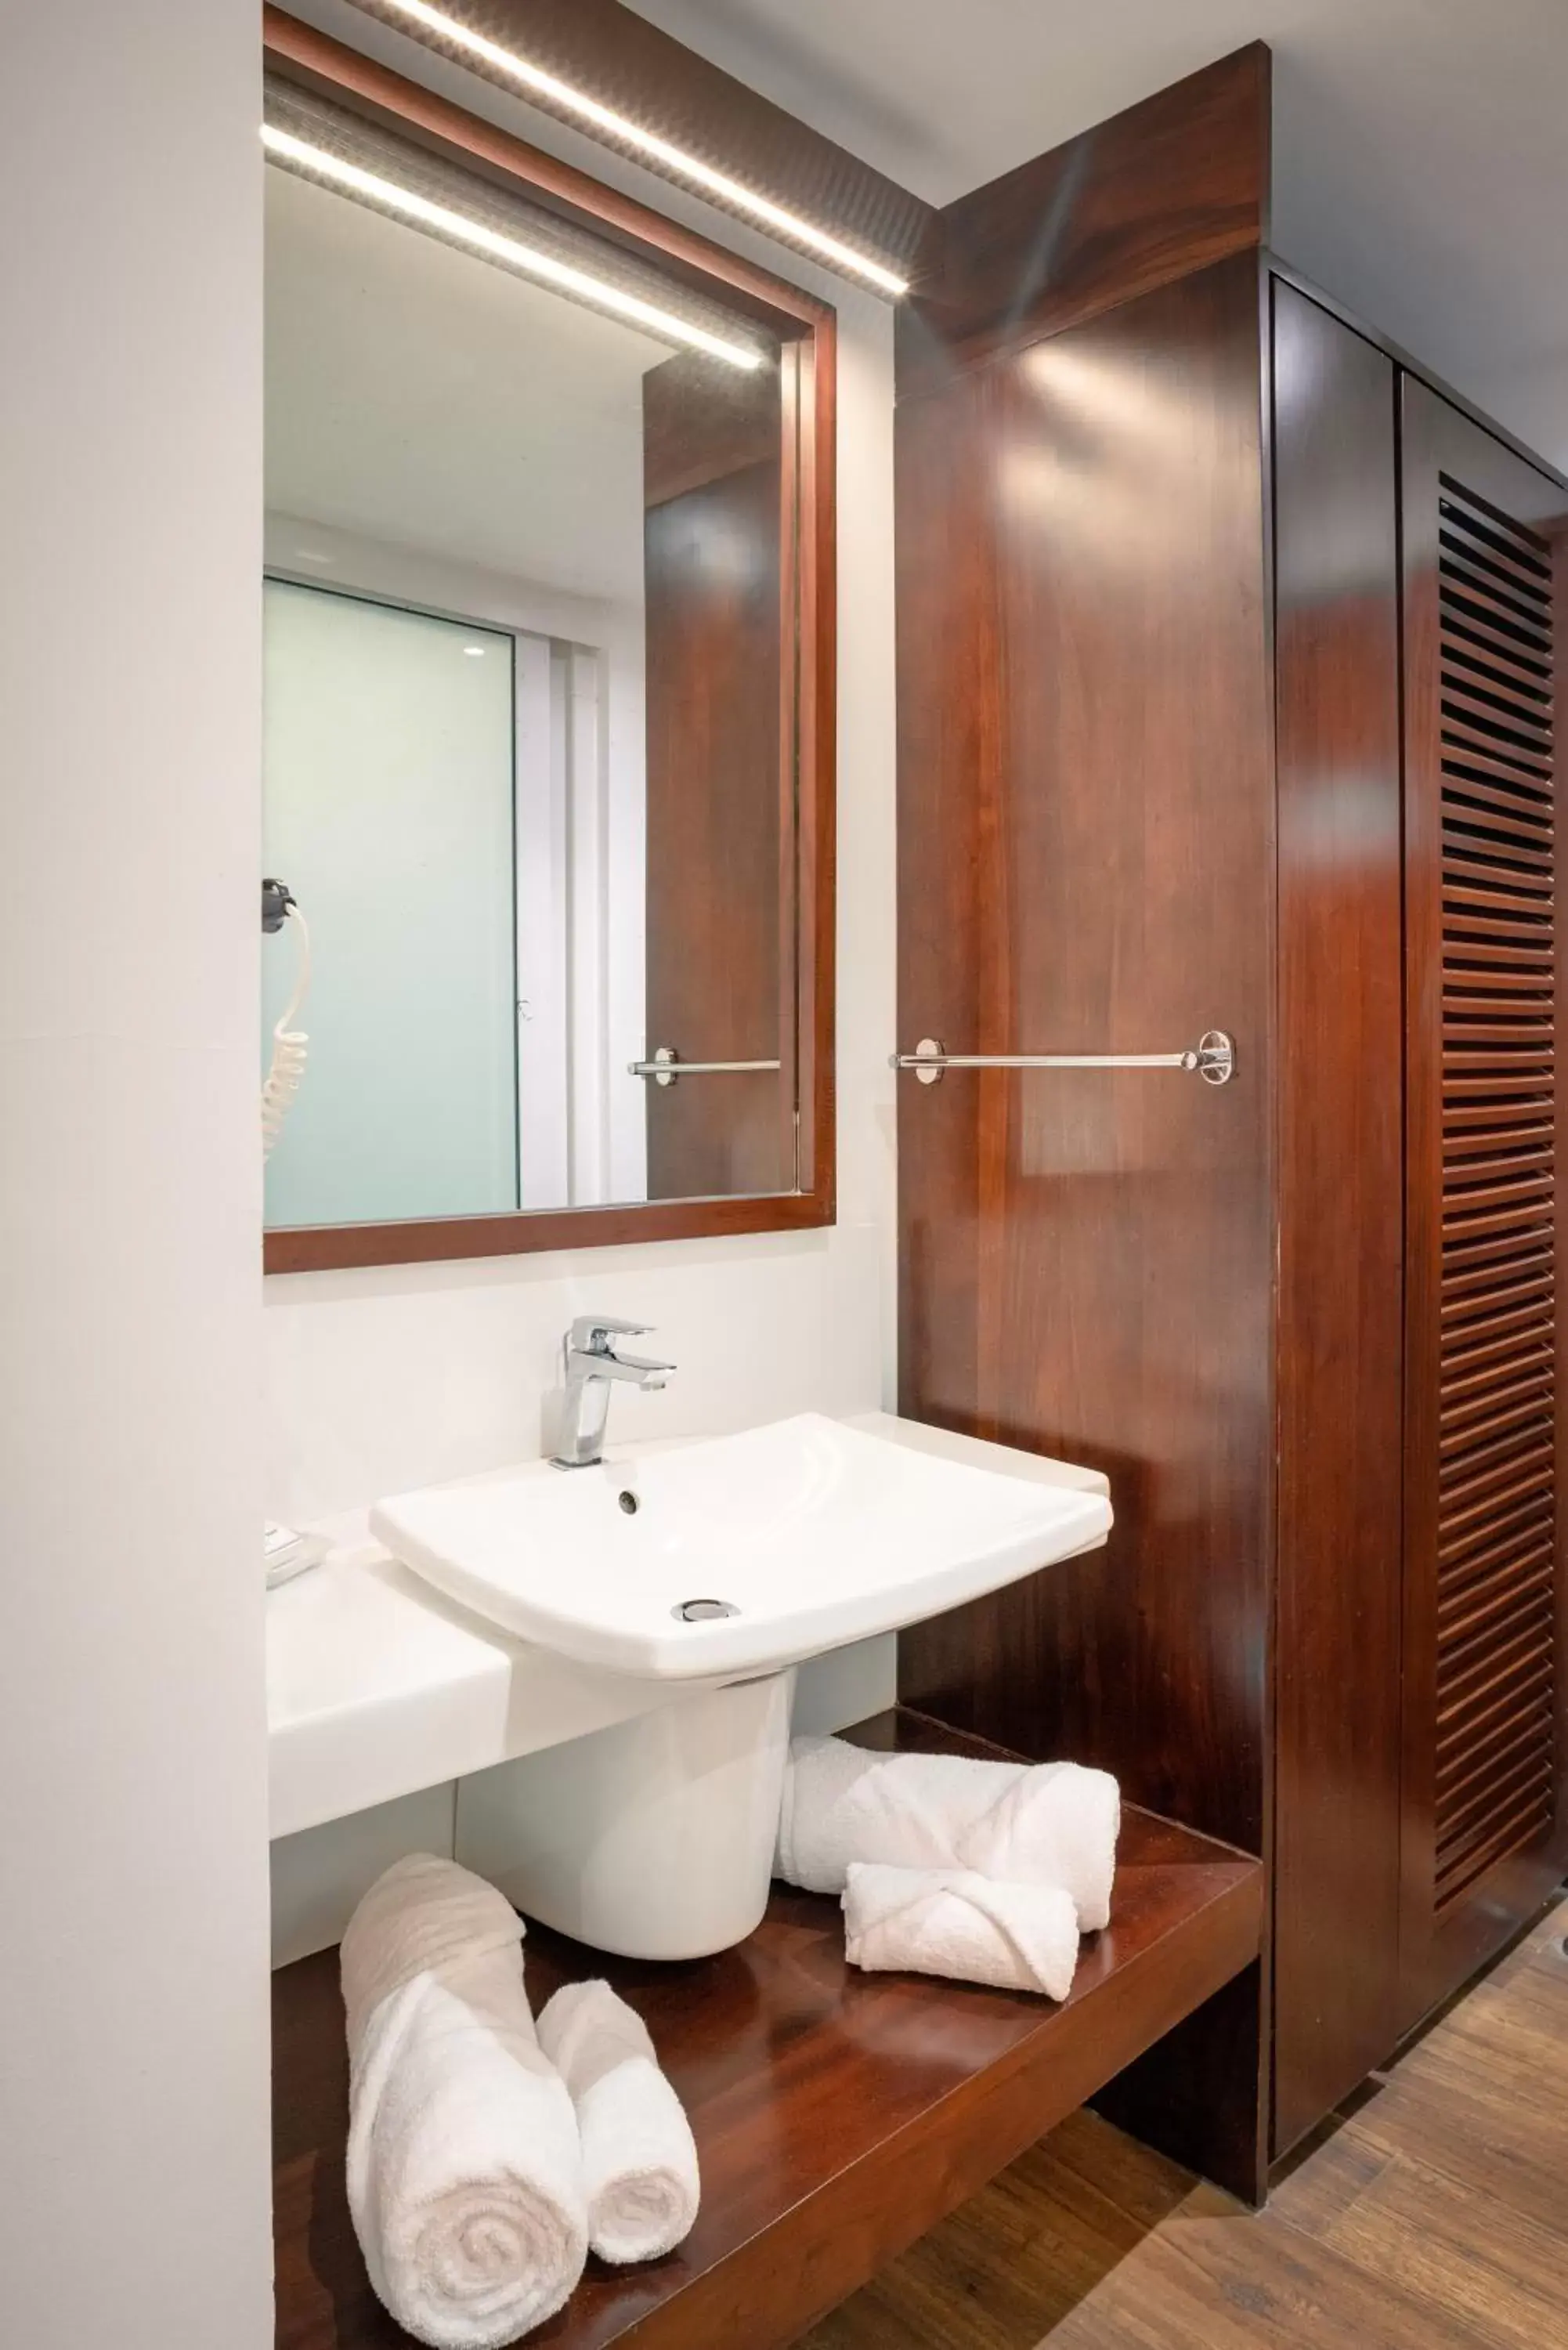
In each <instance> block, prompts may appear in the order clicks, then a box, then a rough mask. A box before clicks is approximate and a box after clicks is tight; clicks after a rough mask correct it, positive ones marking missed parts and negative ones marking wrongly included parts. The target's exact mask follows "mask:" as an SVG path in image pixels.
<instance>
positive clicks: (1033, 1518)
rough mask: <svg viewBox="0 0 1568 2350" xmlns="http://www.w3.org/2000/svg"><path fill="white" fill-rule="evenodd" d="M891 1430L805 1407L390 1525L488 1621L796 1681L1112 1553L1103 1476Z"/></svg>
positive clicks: (429, 1494) (402, 1548)
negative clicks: (1074, 1477) (1021, 1580)
mask: <svg viewBox="0 0 1568 2350" xmlns="http://www.w3.org/2000/svg"><path fill="white" fill-rule="evenodd" d="M884 1424H885V1425H886V1427H887V1428H888V1430H889V1431H898V1440H892V1439H891V1436H890V1435H883V1434H874V1433H870V1432H868V1431H867V1430H866V1429H865V1428H857V1427H852V1426H849V1425H847V1424H846V1423H845V1422H844V1421H842V1420H834V1419H826V1418H824V1417H822V1416H821V1415H819V1414H817V1413H815V1412H806V1413H803V1414H801V1415H800V1416H799V1417H798V1418H796V1419H784V1420H778V1421H774V1422H773V1423H772V1424H770V1425H768V1426H766V1427H763V1428H753V1429H749V1430H745V1431H743V1432H742V1434H739V1435H735V1436H722V1437H715V1438H712V1439H710V1440H704V1441H701V1442H698V1443H691V1444H683V1445H678V1446H672V1447H671V1448H670V1450H668V1451H652V1450H644V1449H639V1451H637V1452H636V1453H635V1454H632V1455H623V1456H622V1457H621V1458H620V1459H618V1460H615V1459H610V1460H607V1461H604V1462H602V1463H600V1464H599V1465H597V1467H594V1468H591V1469H581V1470H574V1471H563V1470H558V1469H556V1468H554V1467H553V1466H551V1464H550V1463H548V1462H546V1461H536V1462H533V1463H530V1464H529V1465H528V1466H527V1467H526V1468H523V1469H518V1470H515V1471H508V1472H506V1473H504V1474H503V1475H501V1476H498V1477H493V1478H487V1479H485V1480H483V1482H474V1483H471V1484H465V1485H451V1486H435V1487H431V1488H429V1489H427V1490H426V1491H424V1492H416V1493H406V1494H402V1495H400V1496H398V1497H397V1498H395V1499H393V1500H390V1501H385V1502H381V1503H378V1504H377V1506H376V1508H375V1509H374V1510H373V1511H372V1512H371V1513H370V1524H371V1529H372V1532H373V1533H374V1534H376V1536H377V1537H378V1538H379V1540H380V1541H381V1542H383V1543H384V1544H386V1546H387V1548H388V1549H389V1551H390V1552H391V1553H392V1555H393V1556H394V1557H396V1558H399V1559H400V1560H402V1562H403V1563H404V1565H407V1566H409V1567H411V1568H412V1569H413V1570H414V1572H415V1573H416V1574H418V1575H422V1576H423V1577H424V1578H425V1579H426V1580H427V1581H428V1582H430V1583H431V1584H433V1585H434V1586H436V1587H437V1589H438V1590H441V1591H442V1592H444V1593H446V1594H447V1596H449V1597H450V1598H452V1599H455V1600H458V1601H459V1602H461V1603H462V1606H464V1607H468V1608H471V1609H472V1611H473V1612H474V1613H475V1614H477V1615H479V1616H483V1617H487V1618H488V1619H489V1620H490V1621H491V1622H493V1623H494V1624H497V1625H500V1626H502V1627H504V1629H505V1630H507V1631H509V1632H512V1633H514V1634H517V1635H519V1636H521V1637H522V1638H524V1639H527V1640H531V1641H535V1642H537V1643H538V1644H540V1645H541V1646H543V1647H545V1648H552V1649H555V1650H556V1652H557V1653H559V1654H560V1655H563V1656H566V1657H570V1658H572V1659H576V1661H577V1662H578V1663H581V1664H587V1665H596V1666H599V1667H602V1668H607V1669H610V1670H612V1671H616V1672H620V1673H627V1674H633V1675H637V1676H639V1677H640V1678H643V1679H656V1680H711V1679H714V1678H715V1677H719V1676H725V1675H733V1674H738V1673H750V1672H770V1671H777V1670H782V1669H784V1667H785V1666H787V1665H790V1664H792V1663H794V1662H796V1661H798V1660H800V1659H804V1658H806V1657H809V1656H813V1655H815V1654H816V1653H817V1652H819V1651H820V1650H823V1649H826V1648H838V1647H840V1646H842V1645H843V1644H844V1643H846V1642H847V1641H851V1640H858V1639H861V1638H866V1637H867V1636H868V1635H869V1634H872V1633H876V1632H886V1631H891V1630H893V1629H895V1628H896V1627H898V1626H899V1625H904V1624H910V1623H914V1622H917V1621H919V1618H921V1617H927V1616H935V1615H939V1614H940V1613H941V1612H942V1611H943V1610H944V1609H946V1608H949V1607H957V1606H958V1605H959V1604H960V1603H961V1601H963V1600H966V1599H973V1598H976V1597H978V1596H980V1595H981V1593H983V1592H987V1591H994V1590H997V1589H998V1588H1000V1587H1001V1586H1002V1585H1003V1584H1007V1583H1012V1582H1013V1581H1015V1580H1016V1579H1017V1578H1018V1577H1019V1576H1020V1575H1028V1574H1031V1573H1033V1570H1034V1569H1035V1568H1037V1567H1042V1566H1046V1565H1050V1564H1051V1563H1052V1562H1053V1561H1054V1560H1056V1559H1060V1558H1064V1557H1066V1556H1068V1555H1070V1554H1071V1553H1073V1552H1075V1551H1080V1550H1085V1549H1088V1548H1090V1547H1092V1546H1093V1545H1095V1544H1098V1543H1101V1542H1103V1541H1104V1540H1105V1538H1106V1533H1107V1531H1108V1530H1109V1527H1110V1523H1111V1510H1110V1503H1109V1502H1108V1500H1107V1499H1106V1494H1105V1492H1103V1491H1102V1490H1095V1488H1096V1487H1097V1486H1099V1484H1100V1482H1101V1481H1099V1480H1097V1479H1096V1480H1094V1481H1093V1483H1092V1485H1091V1483H1090V1481H1088V1480H1087V1479H1085V1481H1084V1488H1087V1490H1085V1489H1084V1488H1081V1487H1077V1486H1074V1485H1069V1484H1064V1483H1061V1482H1040V1480H1039V1477H1038V1474H1037V1473H1033V1472H1036V1471H1037V1468H1038V1466H1039V1465H1041V1464H1035V1463H1034V1462H1033V1461H1024V1460H1023V1456H1019V1455H1016V1454H1011V1453H1009V1452H1008V1451H1006V1450H1004V1449H1003V1448H1001V1447H992V1446H986V1445H981V1444H976V1443H971V1442H967V1441H966V1440H962V1439H954V1438H943V1437H942V1436H941V1434H940V1431H938V1430H931V1431H929V1436H930V1438H931V1440H932V1442H933V1446H934V1447H935V1448H938V1449H936V1450H933V1451H927V1450H925V1449H922V1448H921V1444H920V1440H921V1438H922V1437H923V1436H924V1435H925V1434H926V1433H927V1431H924V1430H917V1429H915V1428H913V1427H912V1425H911V1424H910V1423H907V1422H898V1421H887V1422H885V1423H884ZM953 1451H964V1452H965V1453H966V1455H967V1456H968V1457H966V1458H965V1459H963V1460H955V1459H953V1458H950V1457H942V1454H943V1453H947V1454H950V1453H951V1452H953ZM976 1456H983V1457H985V1458H986V1460H987V1463H988V1465H986V1466H984V1467H980V1466H976V1465H973V1464H974V1460H975V1457H976ZM992 1461H994V1462H995V1463H996V1464H1000V1465H996V1466H992V1465H990V1464H991V1463H992ZM1010 1464H1019V1465H1016V1466H1015V1465H1010ZM1058 1473H1060V1472H1058ZM705 1604H706V1605H705ZM715 1604H716V1606H717V1607H722V1608H723V1609H725V1610H726V1611H732V1612H725V1613H722V1614H721V1613H715V1612H711V1610H712V1609H713V1607H714V1606H715ZM693 1607H695V1620H692V1619H691V1617H688V1616H684V1615H683V1614H682V1612H681V1611H682V1609H691V1608H693Z"/></svg>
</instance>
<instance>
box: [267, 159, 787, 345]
mask: <svg viewBox="0 0 1568 2350" xmlns="http://www.w3.org/2000/svg"><path fill="white" fill-rule="evenodd" d="M262 145H263V146H264V147H265V149H266V151H267V153H268V154H269V155H276V156H278V157H279V158H280V159H281V160H282V161H285V162H290V163H298V164H299V165H301V166H302V168H303V169H304V170H306V172H310V173H311V174H312V175H313V176H314V177H316V178H318V179H323V180H327V181H329V182H331V183H332V185H333V186H334V187H339V188H348V189H349V190H351V191H352V192H353V193H354V194H355V195H358V196H364V197H366V198H367V199H368V200H369V202H370V203H375V204H381V205H384V206H385V208H386V209H387V211H388V212H391V213H399V214H400V216H401V217H402V218H403V219H404V220H410V221H417V222H419V224H421V227H424V228H433V229H439V230H440V231H441V234H443V235H445V236H451V237H455V238H456V239H457V240H458V241H459V242H460V243H461V244H466V245H470V246H472V249H473V251H474V252H475V253H483V254H485V255H488V256H489V257H490V259H492V260H493V261H504V262H508V263H510V264H511V265H512V266H513V267H514V268H516V269H521V270H524V271H526V273H527V275H528V276H530V277H536V278H538V279H539V280H540V282H541V283H542V284H543V285H545V286H559V287H560V288H561V291H562V292H563V293H565V294H575V295H577V296H579V297H580V298H581V299H582V300H583V301H585V302H591V303H593V304H594V306H595V307H596V308H597V309H600V310H608V311H611V312H613V314H614V315H615V316H616V317H618V318H625V319H627V320H628V321H629V323H630V324H632V325H633V326H638V327H646V328H648V330H649V333H650V334H653V335H658V336H659V338H661V339H662V340H663V341H665V342H670V343H685V344H688V345H690V346H691V348H692V349H694V350H699V351H706V352H707V353H708V355H709V357H710V358H711V359H726V360H727V361H728V362H729V364H730V366H731V367H737V368H747V369H752V368H760V367H761V366H762V364H763V358H762V354H761V352H760V351H752V350H747V348H745V346H744V344H742V343H727V342H726V341H725V340H724V338H723V337H722V335H711V334H709V333H708V332H707V330H706V328H702V327H695V326H693V325H691V322H690V320H689V319H686V318H678V317H676V316H675V314H674V312H673V311H670V310H660V309H659V308H658V307H656V306H655V305H654V304H653V303H651V302H643V301H640V300H639V297H638V296H636V295H635V294H627V293H623V292H622V290H621V288H620V287H619V286H612V285H610V284H609V282H608V281H607V279H606V278H602V277H592V276H589V275H588V273H587V270H583V269H573V268H572V267H571V266H570V265H568V264H567V263H566V262H564V261H557V260H556V257H555V255H553V254H548V253H540V252H537V251H536V250H535V247H534V246H533V245H531V244H518V242H517V240H516V238H515V237H511V236H502V235H500V234H498V233H497V232H496V231H495V230H494V229H493V228H486V227H485V226H484V224H483V222H482V221H474V220H469V219H468V218H467V217H466V215H465V214H464V213H454V212H449V211H448V209H447V207H446V206H445V205H444V204H432V203H431V202H430V200H429V198H428V197H426V196H419V195H416V194H415V193H414V192H413V190H412V189H411V188H400V187H399V186H398V184H397V182H395V181H393V180H383V179H381V178H380V177H379V175H378V174H377V173H376V172H365V171H361V170H360V168H359V166H358V163H349V162H346V161H344V159H343V157H342V156H341V155H333V154H329V153H328V151H327V149H326V148H325V147H313V146H311V144H310V143H309V141H308V140H304V139H296V137H295V136H294V133H293V132H292V131H291V130H275V129H274V127H273V125H272V124H271V123H270V122H266V123H264V124H263V125H262Z"/></svg>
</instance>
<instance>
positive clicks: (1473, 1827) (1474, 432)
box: [1324, 378, 1568, 2024]
mask: <svg viewBox="0 0 1568 2350" xmlns="http://www.w3.org/2000/svg"><path fill="white" fill-rule="evenodd" d="M1403 408H1404V453H1403V489H1402V496H1403V513H1404V598H1405V608H1404V634H1405V646H1404V652H1405V691H1406V752H1405V757H1406V871H1407V882H1406V889H1407V896H1406V941H1407V1006H1406V1019H1407V1048H1406V1049H1407V1068H1406V1087H1407V1231H1406V1246H1407V1338H1406V1343H1407V1361H1406V1419H1407V1430H1406V1540H1407V1555H1406V1624H1405V1676H1404V1679H1405V1740H1404V1745H1405V1768H1404V1791H1403V1806H1404V1822H1403V1834H1402V1854H1403V1859H1402V1878H1403V1890H1402V1902H1401V1951H1400V1976H1401V2003H1402V2007H1403V2012H1404V2020H1405V2022H1406V2023H1407V2024H1409V2023H1413V2022H1415V2021H1416V2020H1417V2018H1418V2017H1419V2016H1420V2015H1421V2014H1423V2013H1424V2012H1426V2011H1427V2009H1428V2008H1429V2007H1430V2006H1431V2005H1432V2004H1433V2003H1434V2002H1436V2001H1438V2000H1440V1999H1441V1998H1443V1997H1444V1996H1445V1995H1446V1994H1447V1993H1448V1992H1449V1991H1450V1990H1452V1989H1453V1988H1454V1987H1455V1986H1456V1985H1458V1984H1459V1983H1460V1982H1462V1981H1464V1980H1465V1978H1466V1977H1467V1976H1468V1975H1469V1974H1470V1973H1471V1972H1472V1971H1473V1970H1474V1969H1475V1968H1476V1967H1477V1966H1479V1965H1480V1964H1481V1963H1482V1962H1483V1960H1485V1959H1486V1958H1487V1957H1489V1956H1490V1953H1491V1952H1492V1951H1493V1950H1495V1949H1496V1948H1497V1947H1498V1946H1499V1945H1500V1944H1501V1942H1502V1941H1503V1940H1505V1939H1506V1938H1507V1936H1508V1935H1509V1933H1510V1932H1511V1929H1512V1928H1513V1927H1514V1926H1515V1925H1516V1924H1517V1923H1518V1922H1520V1921H1521V1919H1523V1918H1526V1917H1528V1916H1529V1914H1530V1913H1531V1911H1532V1909H1533V1908H1535V1907H1536V1906H1537V1905H1538V1904H1539V1903H1540V1902H1541V1901H1542V1900H1543V1899H1544V1898H1546V1897H1547V1895H1548V1894H1549V1893H1550V1891H1551V1890H1552V1887H1553V1886H1554V1885H1555V1884H1556V1883H1557V1881H1558V1880H1559V1878H1560V1877H1562V1874H1563V1853H1564V1838H1563V1793H1562V1790H1563V1767H1562V1766H1563V1695H1564V1684H1565V1679H1568V1676H1565V1673H1564V1659H1563V1637H1564V1630H1565V1624H1564V1615H1563V1574H1562V1564H1561V1562H1562V1530H1561V1513H1560V1511H1559V1507H1558V1503H1557V1498H1556V1480H1557V1470H1558V1463H1559V1461H1560V1460H1562V1459H1563V1457H1564V1451H1563V1417H1562V1415H1563V1384H1564V1383H1563V1377H1562V1375H1561V1365H1560V1358H1559V1327H1560V1323H1559V1315H1558V1312H1557V1303H1558V1292H1559V1286H1560V1274H1559V1243H1558V1234H1557V1217H1556V1180H1555V1146H1556V1111H1555V1098H1556V1097H1555V1087H1554V1076H1553V1065H1554V1052H1555V1045H1556V1038H1557V1031H1558V1024H1559V1021H1558V1009H1557V993H1556V967H1555V943H1556V929H1557V922H1556V910H1555V909H1556V897H1555V833H1554V809H1553V761H1552V753H1553V710H1554V704H1553V667H1554V661H1553V653H1554V646H1553V629H1554V619H1555V614H1556V609H1557V598H1558V596H1559V595H1560V593H1561V584H1562V583H1561V574H1560V572H1559V577H1558V578H1557V580H1556V581H1555V582H1554V577H1553V573H1554V567H1555V564H1556V558H1557V555H1558V550H1559V549H1560V546H1561V532H1562V525H1563V515H1564V511H1565V507H1568V500H1565V497H1564V494H1563V491H1562V490H1561V489H1560V488H1559V487H1558V486H1557V485H1556V484H1553V483H1552V481H1551V480H1550V479H1549V478H1548V477H1547V476H1545V475H1544V474H1542V473H1539V472H1538V471H1537V470H1536V469H1535V468H1534V467H1533V466H1532V465H1529V464H1527V463H1525V462H1524V461H1523V460H1522V459H1521V458H1519V457H1517V456H1515V455H1513V454H1512V453H1511V452H1510V451H1509V450H1508V449H1507V448H1505V447H1504V446H1503V445H1502V444H1501V442H1498V441H1496V440H1495V439H1493V437H1492V436H1491V435H1490V433H1488V432H1484V431H1483V430H1482V429H1481V428H1480V426H1479V425H1477V424H1475V423H1473V422H1472V421H1470V420H1469V418H1468V417H1466V416H1464V415H1463V414H1462V413H1461V412H1460V411H1458V410H1456V409H1455V408H1453V407H1452V406H1450V405H1449V403H1448V402H1447V401H1445V400H1441V399H1440V398H1438V395H1437V394H1436V393H1434V392H1433V391H1431V390H1428V388H1427V387H1426V386H1425V385H1423V384H1420V383H1417V382H1416V381H1415V380H1412V379H1409V378H1407V379H1406V380H1405V383H1404V387H1403ZM1565 1245H1568V1243H1565ZM1324 1700H1325V1702H1331V1701H1332V1693H1330V1692H1325V1693H1324Z"/></svg>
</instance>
